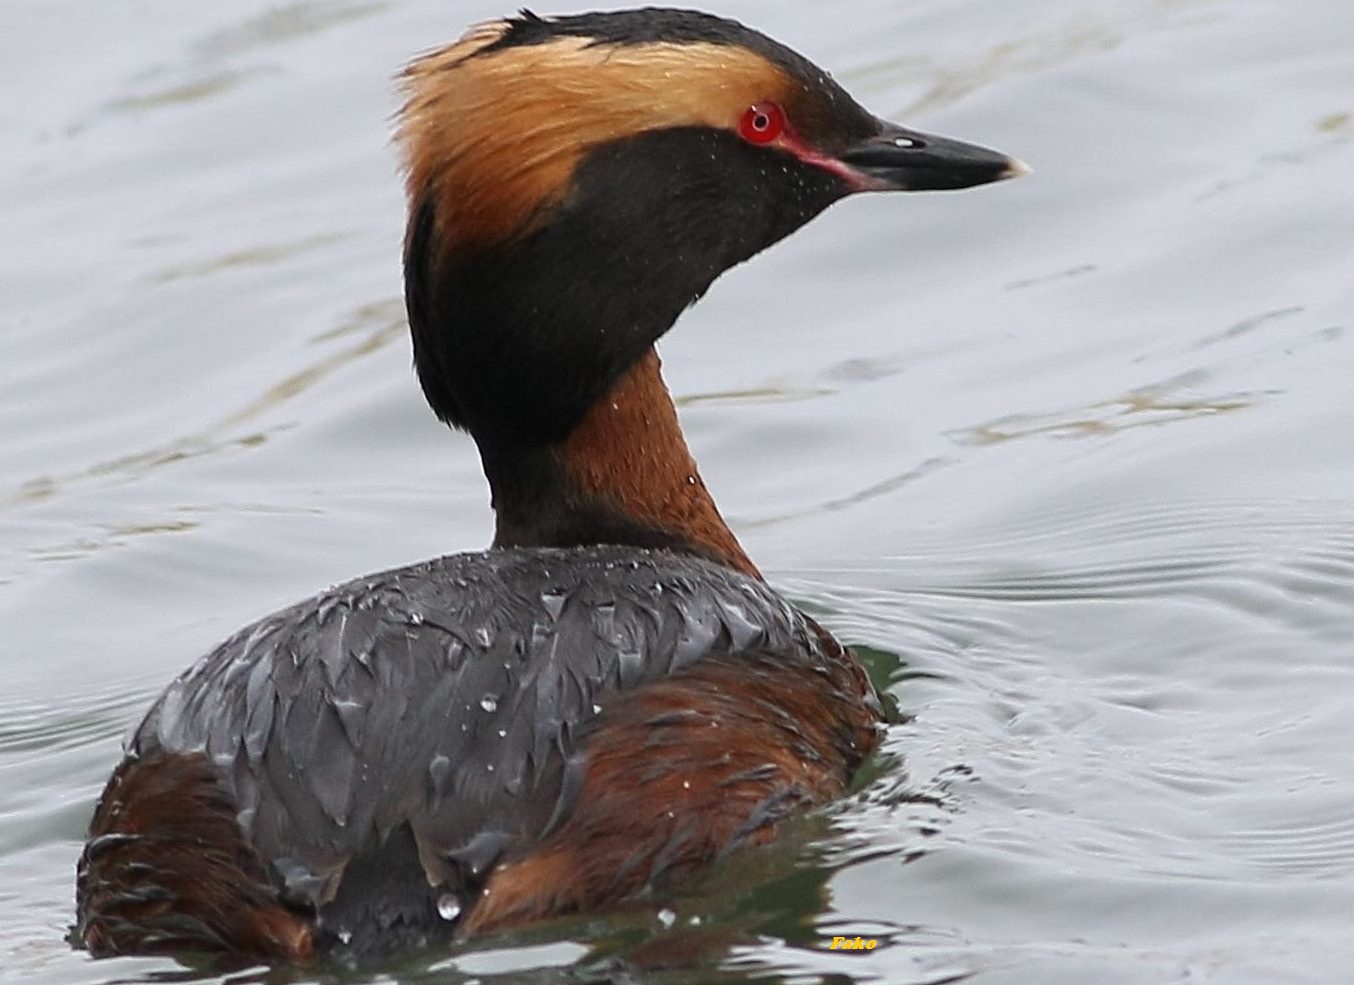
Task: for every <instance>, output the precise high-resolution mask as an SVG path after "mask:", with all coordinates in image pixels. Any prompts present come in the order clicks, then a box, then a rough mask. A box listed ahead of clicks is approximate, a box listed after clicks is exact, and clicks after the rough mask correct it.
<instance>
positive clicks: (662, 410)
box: [481, 348, 761, 578]
mask: <svg viewBox="0 0 1354 985" xmlns="http://www.w3.org/2000/svg"><path fill="white" fill-rule="evenodd" d="M660 367H661V363H660V361H659V358H658V353H657V352H656V351H654V350H653V349H652V348H650V349H649V350H648V352H646V353H645V354H644V355H643V356H642V357H641V358H640V360H639V361H638V362H637V363H635V364H634V365H633V366H632V367H631V368H630V369H629V370H628V371H626V373H625V374H624V375H622V377H621V378H620V380H619V381H618V382H617V383H616V384H615V386H613V387H612V388H611V390H610V392H608V393H607V394H606V396H604V397H603V398H602V399H601V400H599V401H597V402H596V403H595V404H594V405H593V406H592V407H591V409H589V410H588V412H587V413H586V414H585V415H584V417H583V419H582V420H581V421H580V422H579V424H578V425H577V426H576V427H575V428H574V429H573V430H572V431H570V433H569V434H568V436H567V437H566V438H565V439H564V440H563V441H561V442H558V443H555V444H550V445H546V446H544V447H536V448H531V449H520V448H518V449H514V450H507V449H504V448H492V449H491V448H487V447H485V445H484V444H483V443H481V454H482V456H483V458H484V466H485V473H486V475H487V476H488V478H489V484H490V486H491V488H492V489H493V496H494V511H495V514H496V520H497V527H496V531H495V538H494V545H495V546H496V547H522V546H539V547H571V546H582V545H588V544H617V543H619V544H633V545H634V546H636V547H647V548H668V549H674V550H687V551H691V552H693V553H696V554H701V555H703V556H705V557H708V558H710V559H711V560H714V561H717V562H719V563H721V564H725V565H727V566H728V567H730V568H733V569H735V570H737V571H741V572H743V573H744V574H747V575H751V576H752V577H755V578H761V573H760V572H759V571H758V570H757V568H756V566H755V565H754V564H753V563H752V561H751V560H750V559H749V558H748V556H747V554H746V553H745V552H744V551H743V548H742V546H741V545H740V544H739V543H738V539H737V538H736V537H735V536H734V534H733V531H732V530H730V529H729V526H728V524H727V523H725V522H724V518H723V517H722V516H721V515H720V513H719V509H718V507H716V506H715V503H714V500H713V499H712V498H711V497H710V493H709V491H708V490H707V489H706V487H705V483H704V481H703V480H702V479H701V477H700V472H699V471H698V470H697V468H696V462H695V460H694V459H693V458H692V457H691V453H690V451H688V450H687V446H686V439H685V438H684V437H683V435H682V430H681V426H680V425H679V423H678V420H677V408H676V407H675V406H674V405H673V402H672V397H671V395H670V394H669V393H668V389H667V386H666V385H665V384H664V382H663V377H662V373H661V372H660Z"/></svg>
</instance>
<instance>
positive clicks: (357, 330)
mask: <svg viewBox="0 0 1354 985" xmlns="http://www.w3.org/2000/svg"><path fill="white" fill-rule="evenodd" d="M542 9H543V10H549V9H551V8H549V7H543V8H542ZM506 12H508V7H507V6H502V5H490V4H488V3H484V2H479V0H474V2H464V3H457V4H452V3H448V2H446V0H370V2H361V0H351V2H321V0H314V2H290V3H287V2H265V0H233V2H231V3H225V4H206V3H193V4H189V3H184V2H182V0H124V2H121V3H91V2H88V0H85V2H75V0H7V2H6V3H5V4H4V5H3V7H0V82H2V83H3V89H2V91H3V92H4V96H3V97H2V98H0V150H3V153H0V222H2V223H3V229H4V232H5V235H4V239H3V246H0V249H2V250H3V268H2V269H3V274H0V283H3V286H4V289H3V291H0V627H3V634H2V638H0V669H2V670H3V677H2V678H0V680H2V681H3V684H0V978H3V979H4V980H6V981H15V982H20V981H22V982H51V983H75V982H91V983H92V982H101V983H111V982H127V981H137V980H144V979H147V978H150V979H153V980H158V981H177V980H182V979H183V978H185V977H186V978H188V979H194V978H196V977H198V975H199V973H194V972H188V971H185V969H183V968H182V967H181V966H179V965H177V964H175V963H174V962H172V961H169V960H131V959H119V960H113V961H106V962H93V961H91V960H89V959H88V957H87V956H86V955H85V954H83V953H82V952H76V951H72V950H71V949H70V948H69V946H68V945H67V943H66V942H65V940H64V935H65V933H66V929H67V927H68V924H69V921H70V919H71V913H72V883H73V869H74V864H75V859H76V857H77V854H78V851H79V845H80V840H81V832H82V829H83V826H84V824H85V822H86V820H87V818H88V816H89V814H90V812H91V810H92V807H93V803H94V799H95V797H96V796H97V793H98V791H99V789H100V787H101V785H102V783H103V780H104V779H105V777H106V776H107V773H108V771H109V770H110V769H111V767H112V765H113V764H114V762H115V761H116V759H117V757H118V749H119V742H120V739H121V736H122V735H123V734H124V733H125V731H126V730H127V728H129V727H130V725H131V724H132V723H133V722H134V720H135V719H136V717H137V716H138V715H139V714H140V712H141V710H142V709H143V707H144V706H145V705H146V703H147V702H148V701H149V700H150V698H151V697H152V696H153V695H154V693H155V692H156V691H157V690H158V689H159V688H160V687H161V686H162V685H163V684H164V683H165V682H166V681H168V679H169V678H170V677H172V676H173V675H174V674H175V673H177V672H178V670H179V669H181V668H182V667H183V666H185V665H186V664H188V663H189V662H191V661H192V660H193V659H195V658H196V657H197V656H198V655H199V654H200V653H202V652H203V651H204V650H205V649H206V648H208V647H209V646H210V645H212V644H213V643H214V642H216V641H217V640H218V639H220V638H221V637H223V636H225V635H226V634H228V633H229V632H230V631H232V630H234V629H235V628H237V627H238V626H239V625H241V624H243V623H245V622H247V621H250V620H252V619H253V618H256V617H257V616H259V615H262V614H263V613H266V612H268V611H270V610H272V609H274V608H276V607H278V606H280V605H282V604H285V603H288V602H290V601H293V600H295V599H297V598H301V597H304V596H306V595H309V594H311V593H312V592H314V591H315V590H316V589H318V588H320V587H322V586H324V585H327V584H330V583H333V582H337V581H341V580H344V579H347V578H349V577H352V576H355V575H358V574H361V573H364V572H368V571H372V570H376V569H380V568H384V567H389V566H392V565H396V564H401V563H404V562H409V561H413V560H416V559H419V558H422V557H426V556H430V555H434V554H439V553H445V552H448V551H453V550H459V549H464V548H474V547H479V546H481V545H483V544H484V543H485V542H486V540H487V538H488V536H489V531H490V521H489V514H488V510H487V502H486V500H487V496H486V493H485V490H484V487H483V484H482V481H481V479H480V476H479V471H478V464H477V459H476V456H475V454H474V452H473V449H472V447H471V445H470V444H469V443H468V441H467V440H466V439H464V438H463V437H460V436H456V435H452V434H449V433H447V432H446V431H445V429H443V428H441V427H440V426H438V425H437V424H436V423H435V421H434V420H433V418H432V415H431V414H430V413H429V412H428V411H427V409H426V408H425V407H424V406H423V404H422V402H421V399H420V396H419V394H418V392H417V387H416V385H415V383H414V380H413V377H412V374H411V372H410V368H409V362H410V353H409V344H408V341H407V337H406V327H405V325H404V322H403V314H402V306H401V301H400V275H399V266H398V251H399V242H400V235H401V225H402V218H403V217H402V201H401V196H400V187H399V179H398V175H397V173H396V166H395V162H394V155H393V153H392V150H391V148H390V146H389V144H388V139H389V131H390V126H389V119H390V114H391V113H392V111H393V109H394V107H395V105H396V98H395V95H394V93H393V86H392V82H391V76H392V75H393V73H394V72H395V71H396V69H397V68H398V67H399V66H400V65H401V64H402V63H403V62H404V61H406V60H407V59H408V58H409V57H410V56H411V55H413V54H414V53H416V52H418V51H421V50H424V49H426V48H428V47H431V46H433V45H435V44H438V43H441V42H444V41H447V40H450V39H451V38H453V37H455V36H456V35H457V34H458V33H459V32H460V30H461V29H462V28H463V26H464V25H465V24H467V23H468V22H470V21H474V20H478V19H481V18H484V17H488V16H492V15H496V14H502V13H506ZM721 12H725V13H728V14H730V15H733V16H737V17H739V18H741V19H744V20H746V21H748V22H749V23H752V24H754V25H756V26H759V27H762V28H763V29H765V30H767V31H768V32H769V33H772V34H773V35H775V36H777V37H779V38H780V39H782V40H784V41H786V42H787V43H790V44H791V45H793V46H795V47H797V48H799V49H800V50H802V51H804V52H805V53H807V54H808V55H810V56H811V57H813V58H814V59H815V60H816V61H818V62H819V63H821V64H823V65H825V66H827V67H829V68H831V69H832V70H833V71H834V73H835V74H836V75H837V77H838V78H839V79H840V80H841V81H842V82H844V83H845V84H846V85H847V87H848V88H850V89H851V90H853V92H854V93H855V94H856V95H857V96H858V97H859V98H860V100H861V101H862V102H864V103H865V104H866V105H868V106H870V107H871V108H872V109H874V110H875V111H876V112H878V113H880V114H881V115H884V116H888V117H892V118H895V119H900V120H904V121H906V122H908V123H910V124H912V125H914V126H917V127H919V128H921V129H928V130H933V131H937V132H943V133H948V134H951V135H954V136H957V137H961V138H967V139H970V140H974V141H978V142H981V143H985V144H988V145H991V146H996V147H1000V148H1002V149H1003V150H1006V151H1009V152H1011V153H1013V154H1016V155H1018V156H1020V157H1022V158H1024V159H1026V160H1027V161H1029V162H1030V163H1031V164H1032V165H1033V166H1034V167H1035V169H1036V174H1035V175H1034V176H1033V177H1030V178H1026V179H1022V180H1021V181H1019V182H1014V183H1010V184H1006V185H1001V186H996V187H991V188H983V189H977V190H974V191H971V192H965V193H961V194H953V195H931V196H891V197H877V198H863V199H858V200H853V201H849V202H846V203H843V204H841V205H839V206H836V207H834V208H833V209H832V210H831V211H830V212H829V213H828V214H826V215H825V216H823V217H822V218H821V219H819V220H817V221H816V222H815V223H813V224H812V225H811V226H809V227H808V228H807V229H805V230H804V231H802V232H801V233H799V234H797V235H796V236H794V237H792V238H791V239H790V240H789V241H787V242H786V243H784V244H782V245H780V246H779V247H777V248H776V249H774V250H772V251H771V252H770V253H768V254H767V255H765V256H763V257H760V258H758V259H757V260H756V261H754V262H753V263H752V264H750V265H748V266H746V267H744V268H741V269H739V270H737V271H735V272H733V273H731V274H730V275H728V276H726V277H725V278H724V279H723V280H722V281H721V282H720V283H718V284H717V285H716V287H715V288H714V290H713V291H712V292H711V293H710V295H709V297H708V298H707V299H706V301H704V302H703V303H702V304H701V305H700V306H699V307H697V308H696V309H695V310H693V311H691V312H690V313H689V314H688V315H686V316H685V317H684V319H683V321H682V323H681V325H680V326H679V328H678V329H677V331H676V332H674V333H673V335H672V336H670V338H669V339H668V340H667V341H666V343H665V345H664V350H663V351H664V358H665V365H666V369H667V372H668V376H669V380H670V382H671V384H672V387H673V390H674V393H675V394H677V395H678V397H679V398H680V402H681V407H682V415H683V420H684V422H685V425H686V427H687V429H688V433H689V436H690V439H691V443H692V446H693V448H694V450H695V451H696V453H697V455H698V457H699V458H700V460H701V463H702V466H703V470H704V473H705V477H706V479H707V481H708V483H709V485H710V486H711V488H712V489H713V490H714V491H715V492H716V495H717V496H718V498H719V500H720V502H721V504H722V506H723V507H724V509H725V512H726V513H727V515H728V516H729V518H730V520H731V522H732V524H733V526H734V527H735V529H736V530H737V531H738V532H739V534H740V536H741V537H742V538H743V540H744V543H745V544H746V546H747V548H748V550H749V552H750V553H751V555H752V556H753V557H754V558H756V559H757V560H758V561H759V563H760V564H761V566H762V567H763V569H764V570H765V571H766V572H767V574H768V575H769V577H770V579H771V580H772V582H773V583H774V584H776V585H778V586H780V587H781V588H782V589H784V590H785V591H786V592H787V593H789V594H790V595H791V596H792V597H794V598H795V599H796V600H798V601H799V602H800V603H801V604H802V605H804V606H806V607H808V608H810V609H811V610H813V611H815V612H818V613H821V616H822V618H823V620H824V621H825V622H826V623H827V624H828V625H829V626H830V627H831V628H832V629H834V630H835V631H836V632H837V633H838V634H839V635H840V636H842V637H843V638H844V639H847V640H848V641H850V642H852V643H854V644H857V645H859V646H862V647H866V648H868V650H867V652H868V653H870V654H871V659H872V666H873V668H874V670H875V671H876V673H877V674H878V675H880V678H881V680H882V681H883V682H885V683H886V684H887V685H888V689H889V692H890V694H891V695H892V697H893V699H894V700H895V701H896V702H897V705H898V707H899V710H900V712H901V713H902V714H903V715H905V716H908V718H907V721H906V724H902V725H898V726H896V727H895V728H893V730H892V732H891V735H890V737H889V740H888V743H887V749H886V752H885V754H884V755H883V756H881V757H880V759H879V761H878V762H877V763H876V764H875V766H874V770H873V773H872V776H871V777H870V778H868V779H867V781H866V782H865V784H864V786H863V788H862V789H861V791H860V792H859V794H858V795H856V796H854V797H853V798H850V799H848V800H847V801H845V802H843V803H841V804H839V805H837V806H836V807H834V808H833V809H830V810H828V811H825V812H823V813H821V814H820V815H818V816H816V817H815V818H813V819H811V820H810V821H808V822H806V823H805V824H803V825H801V826H799V827H797V828H796V829H795V830H794V831H793V832H791V834H790V836H789V837H788V838H787V839H786V840H785V841H784V842H783V843H782V844H780V845H778V846H776V847H775V848H773V849H770V850H766V851H761V852H750V853H746V854H745V855H743V856H740V857H736V858H734V859H732V860H730V862H729V864H728V865H726V866H725V867H723V868H722V869H720V870H718V871H716V872H715V873H712V874H711V875H710V877H709V878H707V879H705V880H702V881H701V882H700V883H697V884H695V885H692V886H689V887H685V888H684V889H683V890H681V891H680V892H679V893H677V894H676V895H673V896H671V897H667V898H664V899H661V900H655V901H652V903H651V904H650V903H645V904H640V905H638V906H636V907H632V908H628V909H626V910H625V911H624V912H621V913H618V914H615V915H612V916H608V917H605V918H598V919H592V920H583V921H574V922H566V923H564V924H561V925H558V926H555V927H550V928H544V929H543V930H542V931H541V932H540V933H538V934H535V935H528V936H526V937H524V938H518V939H510V940H506V941H504V940H499V941H493V942H489V943H487V944H485V945H479V946H478V947H477V948H474V949H471V950H467V951H465V952H461V953H456V954H451V955H443V956H440V957H436V956H434V957H428V956H425V957H423V958H421V959H419V960H417V961H415V962H413V963H411V964H409V965H407V966H405V967H402V968H400V969H397V970H392V971H391V972H390V973H389V974H388V975H386V976H378V978H381V979H382V980H389V979H392V978H394V977H399V978H400V979H401V980H405V981H417V982H425V981H426V982H432V981H437V982H444V981H445V982H459V981H472V980H478V981H482V982H500V981H502V982H526V981H541V980H546V979H549V978H551V977H553V976H555V975H558V974H562V973H563V972H564V971H565V970H566V969H569V968H571V967H572V968H574V973H576V974H579V975H585V974H588V973H592V974H604V973H605V970H606V969H607V968H608V967H613V966H612V965H608V962H609V961H618V960H619V961H630V960H638V959H639V957H640V956H642V954H643V953H644V951H645V950H646V949H652V948H655V947H657V948H664V947H665V948H668V949H670V951H671V952H672V953H677V954H680V955H681V956H682V957H683V959H684V961H683V962H682V963H683V964H684V965H685V967H678V968H677V969H675V970H669V971H654V972H649V973H636V974H639V975H640V977H641V978H643V979H644V980H653V981H664V982H667V981H671V982H679V981H680V982H700V981H709V980H711V979H713V978H715V977H720V980H727V981H738V982H746V981H759V982H765V981H785V982H820V981H821V982H834V983H836V982H846V981H860V982H874V981H877V982H888V983H921V982H933V983H939V982H951V981H958V980H965V979H967V980H969V981H972V982H974V983H978V985H998V983H1001V985H1007V983H1040V985H1042V983H1062V982H1067V983H1086V982H1095V983H1097V985H1115V983H1121V982H1122V983H1130V982H1131V983H1179V982H1190V983H1197V982H1209V983H1214V982H1216V983H1228V985H1239V983H1274V982H1332V983H1340V982H1346V981H1348V980H1349V971H1348V969H1349V967H1350V965H1351V960H1354V930H1352V929H1351V927H1350V915H1351V913H1352V912H1354V755H1351V753H1350V737H1349V732H1350V722H1351V721H1352V720H1354V643H1352V640H1354V529H1351V525H1350V523H1349V518H1350V516H1351V512H1354V428H1351V427H1350V419H1351V412H1352V411H1354V399H1352V398H1351V386H1350V381H1351V379H1354V333H1352V332H1351V328H1354V325H1352V324H1351V319H1352V318H1354V249H1351V247H1354V181H1351V176H1352V175H1354V5H1351V4H1348V3H1342V2H1334V0H1326V2H1322V0H1039V2H1036V0H1023V2H1013V0H915V2H909V3H897V2H884V0H839V2H836V3H833V4H831V5H825V4H816V3H809V2H798V3H786V2H785V0H780V2H771V0H726V2H725V3H724V4H723V5H722V8H721ZM834 935H849V936H851V937H855V936H857V935H861V936H863V937H866V938H872V939H875V940H877V941H878V946H877V947H876V948H875V949H874V950H872V951H868V952H860V953H843V952H841V951H833V950H831V949H830V946H829V945H830V943H831V938H832V937H833V936H834ZM598 969H601V971H600V972H599V971H598ZM301 980H308V979H307V978H306V976H305V975H302V976H301Z"/></svg>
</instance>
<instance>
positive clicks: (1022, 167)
mask: <svg viewBox="0 0 1354 985" xmlns="http://www.w3.org/2000/svg"><path fill="white" fill-rule="evenodd" d="M1027 174H1034V168H1032V167H1030V166H1029V165H1028V164H1026V163H1025V162H1024V161H1021V160H1019V159H1017V158H1014V157H1013V158H1011V159H1010V161H1008V162H1007V164H1006V170H1005V171H1003V172H1002V173H1001V178H1003V179H1004V178H1023V177H1024V176H1025V175H1027Z"/></svg>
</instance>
